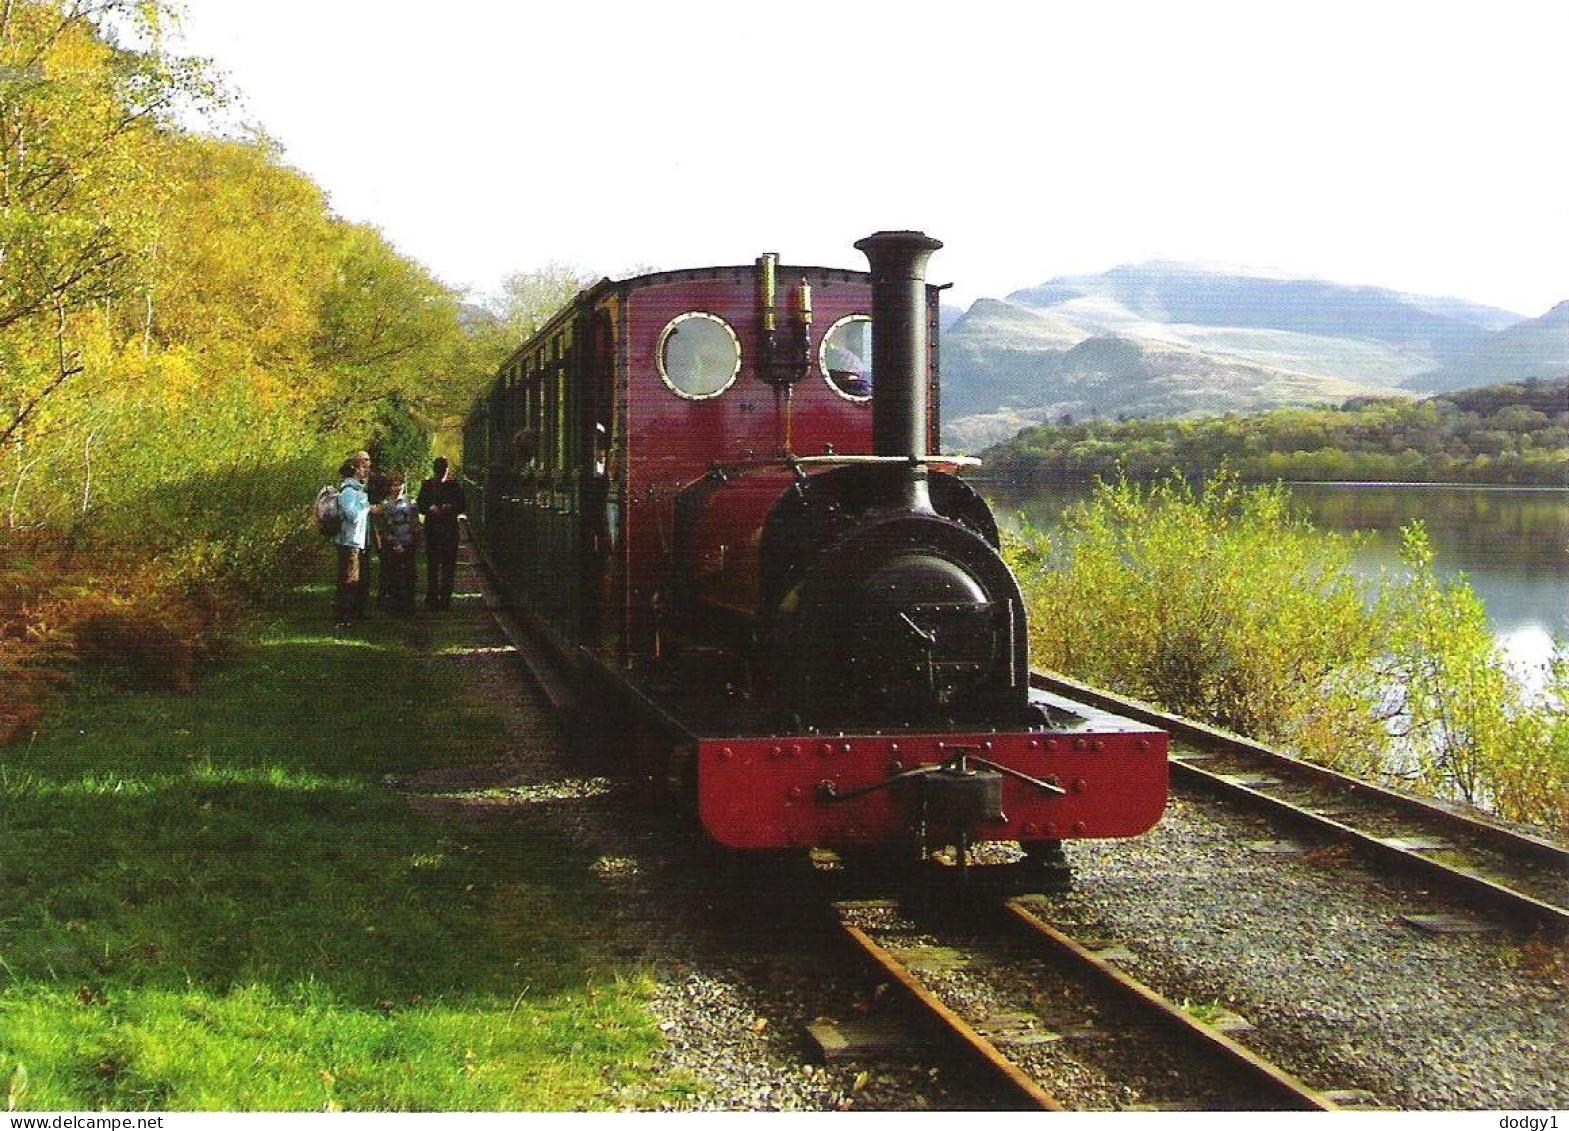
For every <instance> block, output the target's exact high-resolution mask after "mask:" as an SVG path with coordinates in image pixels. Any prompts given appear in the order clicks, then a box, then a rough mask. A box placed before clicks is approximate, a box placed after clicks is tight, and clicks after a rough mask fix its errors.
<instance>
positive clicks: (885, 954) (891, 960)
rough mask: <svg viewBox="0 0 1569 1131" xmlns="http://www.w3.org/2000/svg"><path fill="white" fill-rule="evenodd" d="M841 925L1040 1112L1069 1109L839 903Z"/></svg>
mask: <svg viewBox="0 0 1569 1131" xmlns="http://www.w3.org/2000/svg"><path fill="white" fill-rule="evenodd" d="M834 910H835V912H836V913H837V917H838V922H839V926H840V927H841V928H843V930H844V932H845V933H846V934H847V935H849V936H850V938H851V939H853V940H854V941H855V943H856V945H858V946H859V947H860V948H861V949H862V950H863V951H864V952H865V953H866V955H867V956H868V957H869V958H870V959H871V960H872V961H873V962H874V963H875V964H876V965H877V966H878V967H879V968H880V969H881V970H882V971H883V973H885V974H887V975H888V977H889V978H891V979H892V980H893V982H894V984H896V985H898V986H899V987H900V988H901V989H902V990H904V991H905V993H906V994H907V995H909V996H910V997H911V998H912V999H913V1000H914V1001H915V1003H916V1004H917V1005H918V1006H919V1007H920V1008H922V1009H923V1010H925V1011H926V1012H927V1013H929V1014H931V1015H932V1016H934V1017H936V1018H937V1019H938V1020H939V1021H941V1022H942V1024H943V1026H944V1027H945V1029H946V1030H947V1031H948V1033H949V1034H950V1035H951V1036H952V1037H953V1038H954V1039H955V1041H956V1043H958V1044H959V1045H960V1047H962V1048H963V1049H965V1050H966V1051H967V1052H968V1053H969V1054H971V1055H972V1056H973V1057H974V1058H975V1059H977V1060H978V1061H980V1063H981V1064H983V1065H984V1066H985V1067H986V1068H987V1069H988V1070H990V1071H991V1072H993V1073H995V1074H996V1075H997V1076H998V1077H999V1078H1001V1079H1002V1080H1003V1082H1004V1083H1006V1084H1007V1085H1008V1086H1009V1087H1010V1088H1012V1089H1013V1090H1014V1091H1015V1092H1017V1093H1018V1094H1019V1095H1020V1096H1021V1097H1022V1098H1023V1099H1024V1100H1025V1101H1026V1102H1027V1103H1028V1105H1029V1107H1030V1108H1032V1109H1035V1110H1038V1111H1066V1110H1068V1109H1067V1108H1065V1107H1064V1106H1063V1105H1062V1103H1061V1101H1059V1100H1058V1099H1057V1098H1056V1097H1055V1096H1053V1095H1052V1094H1051V1093H1050V1092H1048V1091H1047V1090H1046V1089H1044V1088H1042V1087H1041V1086H1040V1085H1039V1084H1037V1083H1036V1082H1035V1081H1034V1080H1032V1079H1030V1077H1029V1076H1027V1075H1026V1074H1025V1073H1024V1072H1022V1071H1021V1070H1020V1069H1019V1067H1018V1066H1017V1065H1016V1064H1014V1063H1013V1062H1012V1061H1010V1060H1009V1059H1008V1058H1007V1057H1006V1056H1004V1055H1003V1054H1002V1052H1001V1051H1000V1050H999V1049H998V1048H997V1046H996V1045H994V1044H992V1043H991V1042H990V1041H989V1040H987V1039H986V1038H985V1037H983V1036H981V1034H980V1033H978V1032H976V1031H975V1029H974V1028H972V1027H971V1026H970V1024H969V1022H967V1021H965V1020H964V1018H962V1017H960V1016H959V1015H958V1014H957V1013H955V1012H954V1011H953V1010H952V1009H950V1008H948V1006H946V1005H944V1004H943V1003H942V1002H941V1001H940V1000H938V998H937V997H936V996H935V995H934V994H933V993H932V992H931V991H930V990H928V989H927V988H926V987H925V986H923V985H921V983H920V981H919V980H918V979H916V978H915V977H914V976H913V975H912V974H911V973H910V971H909V969H908V968H907V967H905V966H904V964H903V963H901V962H900V961H899V960H898V959H897V958H895V957H894V956H893V955H892V954H891V953H890V952H889V951H887V950H886V949H884V948H883V947H882V946H880V945H879V944H878V943H877V942H876V940H874V939H873V938H872V937H871V936H870V935H869V934H867V933H866V932H865V931H863V930H862V929H861V928H860V927H857V926H855V925H854V924H852V923H848V922H846V921H845V918H844V912H845V910H846V908H845V907H843V906H842V905H838V904H836V905H835V906H834Z"/></svg>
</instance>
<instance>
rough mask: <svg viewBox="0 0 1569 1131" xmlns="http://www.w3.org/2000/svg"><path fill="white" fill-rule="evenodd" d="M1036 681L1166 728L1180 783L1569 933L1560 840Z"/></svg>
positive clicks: (1431, 885)
mask: <svg viewBox="0 0 1569 1131" xmlns="http://www.w3.org/2000/svg"><path fill="white" fill-rule="evenodd" d="M1032 682H1033V683H1034V684H1035V685H1036V686H1038V687H1041V688H1043V689H1045V690H1049V691H1053V692H1056V693H1058V694H1064V695H1070V696H1073V697H1074V698H1078V699H1082V700H1085V701H1087V702H1090V703H1093V704H1095V705H1096V706H1100V707H1103V708H1105V709H1107V710H1111V711H1115V712H1117V713H1118V714H1122V715H1126V716H1128V717H1130V718H1135V719H1138V720H1140V721H1141V722H1147V723H1151V724H1153V725H1155V726H1159V727H1161V728H1162V729H1163V730H1166V731H1168V732H1169V733H1170V734H1171V736H1172V739H1173V749H1172V755H1171V769H1172V780H1173V783H1174V784H1176V785H1178V786H1186V787H1188V788H1191V789H1196V790H1201V791H1203V792H1205V793H1208V794H1211V795H1213V796H1218V797H1223V798H1226V799H1228V800H1231V801H1234V802H1237V803H1240V804H1242V805H1245V806H1247V807H1249V808H1252V809H1254V810H1260V811H1263V812H1265V813H1267V814H1268V815H1269V816H1271V817H1272V818H1274V819H1277V820H1280V821H1283V822H1285V823H1287V824H1288V825H1289V826H1290V827H1292V828H1293V829H1295V830H1297V831H1298V832H1299V833H1302V834H1306V835H1307V836H1310V837H1313V838H1315V839H1320V840H1324V841H1329V842H1333V843H1337V844H1343V845H1346V846H1347V847H1348V848H1350V849H1351V850H1352V851H1354V852H1356V853H1358V854H1360V855H1362V856H1363V857H1365V858H1366V859H1368V860H1370V861H1372V862H1373V863H1375V864H1376V865H1378V866H1379V867H1380V868H1385V869H1396V870H1399V871H1402V872H1405V873H1407V874H1408V875H1411V876H1413V877H1414V878H1415V879H1417V880H1418V881H1419V882H1420V883H1421V884H1423V885H1424V887H1425V888H1426V889H1427V890H1429V891H1432V892H1434V893H1436V894H1437V895H1439V896H1441V897H1443V898H1444V899H1446V900H1454V901H1457V902H1459V903H1461V904H1464V905H1465V906H1467V907H1469V908H1471V909H1473V910H1475V911H1478V912H1480V913H1482V914H1484V915H1487V916H1489V917H1493V918H1496V919H1500V920H1502V921H1504V922H1507V923H1508V924H1510V925H1511V926H1514V927H1516V928H1518V929H1521V930H1525V931H1541V932H1544V933H1546V934H1548V935H1550V936H1552V937H1554V938H1563V937H1566V936H1569V851H1566V850H1565V849H1564V848H1563V847H1561V846H1559V845H1556V844H1553V843H1551V842H1549V841H1546V840H1543V839H1541V838H1539V837H1534V836H1530V835H1528V834H1525V833H1521V832H1518V831H1516V830H1513V829H1510V828H1506V827H1504V826H1501V825H1498V824H1494V823H1491V822H1488V821H1485V820H1481V819H1479V818H1477V817H1475V816H1472V815H1470V814H1467V813H1461V812H1457V811H1454V810H1451V809H1448V808H1446V807H1444V806H1442V805H1439V804H1436V803H1434V802H1430V801H1425V800H1422V799H1420V798H1415V797H1411V796H1409V795H1407V794H1403V793H1399V792H1397V791H1395V790H1390V789H1386V788H1384V787H1381V786H1378V785H1374V784H1371V783H1369V782H1365V781H1359V780H1357V779H1356V778H1352V777H1349V776H1347V775H1345V774H1340V773H1337V772H1335V771H1333V770H1328V769H1324V768H1323V767H1320V766H1314V765H1312V764H1310V763H1306V762H1302V761H1299V760H1297V759H1295V758H1291V757H1289V756H1287V755H1284V754H1281V753H1279V752H1278V751H1275V750H1271V749H1270V748H1268V747H1266V746H1263V745H1261V744H1259V743H1255V742H1250V741H1248V740H1246V739H1240V738H1237V737H1235V736H1233V735H1228V734H1225V733H1224V732H1222V731H1219V730H1215V729H1214V728H1211V727H1207V726H1203V725H1201V724H1196V723H1193V722H1190V721H1188V720H1185V719H1181V718H1178V717H1176V716H1173V715H1167V714H1164V713H1162V712H1160V711H1156V710H1154V709H1153V708H1150V707H1147V706H1145V705H1144V704H1141V703H1136V702H1134V701H1132V700H1128V699H1124V698H1121V697H1119V696H1115V695H1111V694H1109V693H1107V692H1104V691H1100V690H1098V689H1095V688H1091V687H1088V686H1086V685H1084V684H1080V683H1076V682H1074V681H1072V680H1067V679H1064V678H1062V677H1060V676H1050V675H1046V674H1043V673H1040V672H1036V673H1034V674H1033V675H1032ZM1425 918H1426V919H1427V921H1428V922H1427V924H1426V925H1431V926H1433V927H1435V929H1444V928H1445V926H1446V925H1453V924H1450V923H1449V921H1448V919H1447V918H1446V916H1444V915H1442V914H1436V915H1433V916H1429V917H1425ZM1417 925H1424V924H1423V923H1420V922H1419V923H1418V924H1417Z"/></svg>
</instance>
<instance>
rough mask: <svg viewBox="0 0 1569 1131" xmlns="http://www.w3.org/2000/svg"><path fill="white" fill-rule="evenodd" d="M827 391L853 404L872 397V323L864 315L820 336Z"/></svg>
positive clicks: (832, 328)
mask: <svg viewBox="0 0 1569 1131" xmlns="http://www.w3.org/2000/svg"><path fill="white" fill-rule="evenodd" d="M819 364H820V365H821V366H822V370H823V376H824V377H825V378H827V379H828V387H829V388H831V389H832V390H833V391H834V392H836V393H838V394H839V395H840V396H842V397H846V398H848V399H850V400H852V401H865V400H870V399H871V396H872V320H871V319H870V318H868V317H867V316H866V315H864V314H851V315H849V316H848V317H845V318H841V319H839V321H837V322H835V323H834V324H833V325H832V326H830V327H829V328H828V333H826V334H824V335H823V345H822V352H821V355H820V357H819Z"/></svg>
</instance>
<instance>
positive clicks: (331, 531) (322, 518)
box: [311, 484, 343, 538]
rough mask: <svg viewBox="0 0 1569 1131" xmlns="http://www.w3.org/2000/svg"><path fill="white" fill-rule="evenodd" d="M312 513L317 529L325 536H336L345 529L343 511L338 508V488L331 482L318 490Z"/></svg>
mask: <svg viewBox="0 0 1569 1131" xmlns="http://www.w3.org/2000/svg"><path fill="white" fill-rule="evenodd" d="M311 514H313V515H314V516H315V518H316V529H317V530H319V531H320V532H321V536H322V537H323V538H331V537H334V536H335V535H336V534H337V533H338V531H339V530H342V529H343V512H342V511H341V510H339V509H338V489H337V488H336V487H334V486H332V485H331V484H328V485H327V486H326V487H323V488H322V489H321V490H320V491H318V492H316V502H315V505H313V506H312V507H311Z"/></svg>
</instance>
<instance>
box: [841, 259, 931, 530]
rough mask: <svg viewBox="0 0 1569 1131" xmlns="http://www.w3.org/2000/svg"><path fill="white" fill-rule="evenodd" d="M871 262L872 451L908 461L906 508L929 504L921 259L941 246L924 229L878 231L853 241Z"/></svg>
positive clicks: (927, 374) (927, 508) (923, 508)
mask: <svg viewBox="0 0 1569 1131" xmlns="http://www.w3.org/2000/svg"><path fill="white" fill-rule="evenodd" d="M855 247H856V250H857V251H861V252H864V253H865V254H866V258H867V260H868V261H869V262H870V264H871V269H872V378H873V396H872V451H873V453H875V454H876V455H880V456H902V457H904V458H906V459H908V460H909V461H910V468H909V471H908V473H907V474H906V475H905V476H904V477H903V479H902V487H903V489H904V494H905V496H906V499H905V501H906V503H907V504H908V505H909V507H910V509H912V510H918V511H923V512H930V511H931V509H932V506H931V499H930V496H929V494H928V492H927V484H926V466H925V464H924V463H922V462H921V461H922V460H924V459H925V457H926V456H927V455H928V454H930V453H928V452H927V450H926V435H927V382H928V381H929V380H930V372H929V365H928V352H929V346H928V339H927V326H926V261H927V260H928V259H930V258H931V254H932V252H934V251H936V250H937V249H938V248H940V247H942V241H940V240H934V239H932V238H931V237H930V236H928V235H926V234H925V233H924V232H877V233H876V234H874V235H870V236H867V237H866V238H865V239H863V240H860V241H858V242H857V243H856V245H855Z"/></svg>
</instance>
